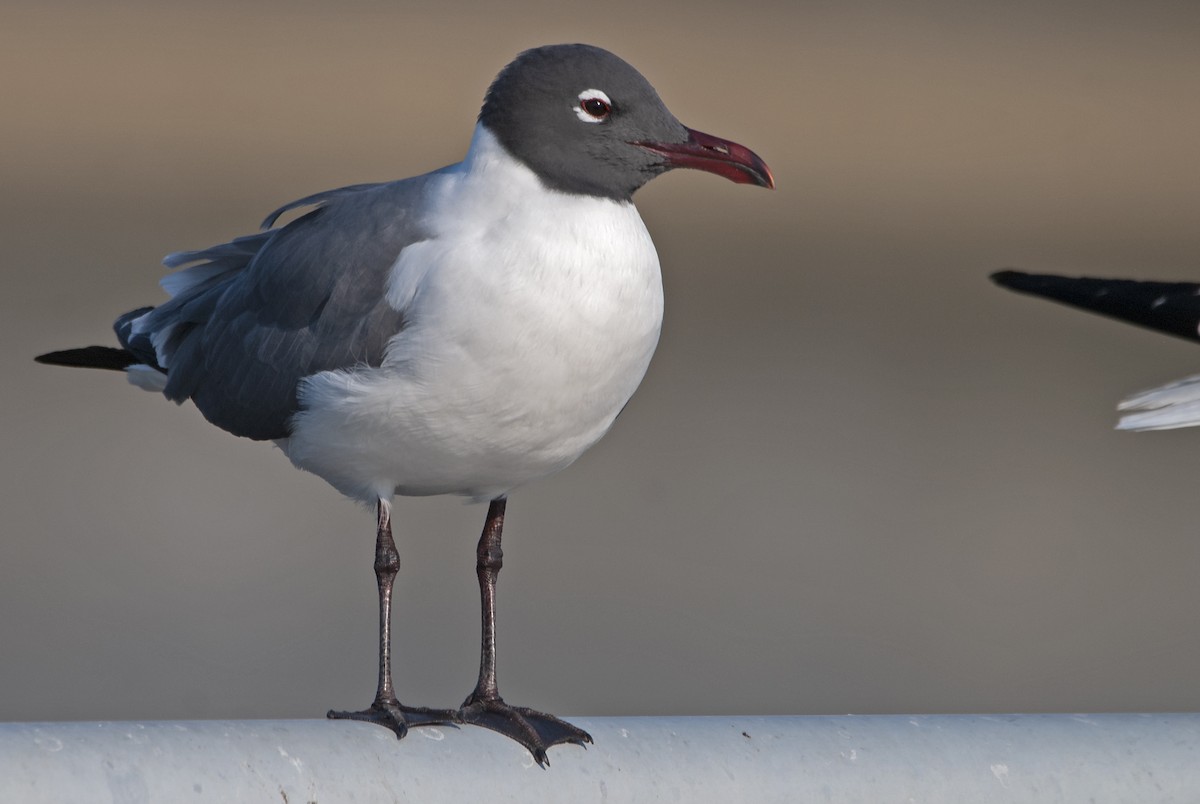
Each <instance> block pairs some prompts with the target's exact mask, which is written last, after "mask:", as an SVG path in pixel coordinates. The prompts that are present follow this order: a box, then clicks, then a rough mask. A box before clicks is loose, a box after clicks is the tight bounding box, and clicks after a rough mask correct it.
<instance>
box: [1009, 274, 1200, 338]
mask: <svg viewBox="0 0 1200 804" xmlns="http://www.w3.org/2000/svg"><path fill="white" fill-rule="evenodd" d="M991 280H992V281H993V282H995V283H996V284H997V285H1000V286H1001V287H1005V288H1008V289H1009V290H1013V291H1016V292H1018V293H1028V294H1030V295H1033V296H1040V297H1042V298H1044V299H1050V300H1052V301H1056V302H1059V303H1060V304H1065V305H1068V306H1070V307H1076V308H1078V309H1081V310H1087V311H1088V312H1092V313H1097V314H1099V315H1104V316H1108V317H1110V318H1115V319H1117V320H1119V321H1125V322H1127V323H1130V324H1136V325H1137V326H1141V327H1145V328H1147V329H1152V330H1155V331H1157V332H1163V333H1166V334H1168V335H1174V336H1176V337H1178V338H1183V339H1185V340H1189V341H1193V342H1195V341H1200V283H1196V282H1154V281H1146V280H1138V279H1101V278H1097V277H1088V276H1058V275H1056V274H1031V273H1026V272H1025V271H1016V270H1013V269H1006V270H1003V271H996V272H994V273H992V274H991Z"/></svg>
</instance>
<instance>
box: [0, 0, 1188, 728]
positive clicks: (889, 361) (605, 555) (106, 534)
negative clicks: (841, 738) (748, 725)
mask: <svg viewBox="0 0 1200 804" xmlns="http://www.w3.org/2000/svg"><path fill="white" fill-rule="evenodd" d="M497 8H498V6H497V5H495V4H484V3H478V4H469V3H468V4H453V3H445V2H437V3H433V2H429V3H405V4H400V3H384V2H350V3H340V4H336V5H331V4H327V3H299V4H298V3H284V2H270V3H260V4H245V3H232V2H215V3H206V4H203V5H199V4H185V3H155V4H151V3H144V4H137V3H131V4H116V3H104V2H100V3H82V2H80V3H75V4H70V3H41V2H39V3H34V2H11V0H10V2H7V3H5V5H4V6H3V7H2V8H0V100H2V109H0V143H2V145H3V150H2V153H3V155H2V156H0V186H2V187H3V192H2V193H0V265H2V266H3V270H4V272H5V273H4V277H5V280H6V285H5V292H4V293H3V296H2V298H0V304H2V305H3V312H2V315H0V327H2V339H3V342H4V344H5V348H4V350H3V351H4V356H3V376H4V377H5V380H4V383H3V386H2V388H0V399H2V402H0V405H2V409H3V412H4V415H3V425H2V427H3V436H2V438H3V442H2V444H3V453H2V457H0V472H2V477H0V505H2V506H3V510H4V513H5V516H4V528H3V535H2V537H0V691H2V694H0V718H6V719H26V720H36V719H93V718H207V717H231V718H235V717H236V718H258V717H314V716H315V717H319V716H322V715H323V714H324V712H325V710H326V709H327V708H328V707H331V706H336V707H343V708H348V707H356V706H363V705H365V704H366V703H367V702H368V701H369V699H370V696H371V694H372V692H373V690H374V683H375V640H374V628H375V608H374V607H375V603H374V595H375V589H374V581H373V577H372V573H371V562H372V559H373V552H372V539H373V520H372V517H371V515H370V514H369V513H368V512H366V511H364V510H361V509H359V508H357V507H356V506H354V505H353V504H351V503H349V502H346V501H345V500H343V499H341V498H340V497H339V496H338V495H337V494H336V493H335V492H334V491H332V490H331V489H330V488H328V487H327V486H325V485H324V484H323V483H322V482H321V481H320V480H318V479H316V478H315V477H312V476H309V475H305V474H302V473H299V472H297V471H295V470H294V469H292V468H291V467H290V465H289V464H288V463H287V461H286V460H285V459H284V458H283V457H282V456H281V455H279V454H276V450H275V449H274V448H273V447H271V446H269V445H263V444H256V443H252V442H249V441H243V440H239V439H236V438H234V437H232V436H229V435H227V434H225V433H222V432H220V431H219V430H217V429H215V428H213V427H211V426H210V425H208V424H207V423H205V422H204V421H203V420H202V419H201V417H200V416H199V414H198V413H197V412H196V411H195V410H194V409H193V408H192V407H191V406H186V407H183V408H177V407H176V406H174V405H171V404H168V403H166V402H165V401H163V400H162V399H161V398H159V397H156V396H154V395H151V394H146V393H143V392H141V391H138V390H136V389H133V388H131V387H129V386H128V385H127V384H126V383H125V381H124V379H123V378H121V377H120V376H117V375H110V374H104V373H100V372H82V371H75V372H72V371H67V370H65V369H55V368H50V367H45V366H40V365H36V364H34V362H33V361H32V357H33V355H35V354H38V353H40V352H43V351H47V350H50V349H57V348H64V347H69V346H78V345H86V344H90V343H109V342H111V334H110V331H109V327H110V324H111V322H112V320H113V318H114V317H115V316H116V315H117V314H118V313H121V312H123V311H125V310H128V309H130V308H132V307H135V306H139V305H144V304H154V303H156V302H158V301H159V300H161V299H162V298H163V297H162V294H161V292H160V291H159V289H158V288H157V286H156V284H155V283H156V282H157V280H158V279H159V278H160V276H161V269H160V267H159V266H158V260H159V259H160V258H161V256H162V255H163V254H165V253H166V252H169V251H172V250H177V249H186V248H196V247H203V246H208V245H211V244H213V243H216V242H220V241H223V240H225V239H228V238H230V237H233V236H235V235H239V234H245V233H248V232H250V231H252V230H253V229H254V227H255V226H256V225H257V222H258V221H259V220H260V219H261V218H262V217H263V215H265V214H266V213H267V212H268V211H270V210H271V209H273V208H274V207H275V206H277V205H278V204H280V203H283V202H285V201H288V200H291V199H293V198H297V197H300V196H303V195H306V194H308V193H311V192H314V191H317V190H321V189H326V188H330V187H335V186H339V185H343V184H350V183H355V182H364V181H377V180H384V179H390V178H400V177H404V176H408V175H412V174H414V173H418V172H423V171H426V170H429V169H433V168H436V167H440V166H442V165H444V164H447V163H450V162H454V161H457V160H458V159H459V158H460V157H461V156H462V154H463V153H464V151H465V149H466V145H467V141H468V138H469V136H470V132H471V127H472V125H473V122H474V117H475V114H476V113H477V111H478V105H479V102H480V100H481V98H482V95H483V92H484V90H485V89H486V87H487V85H488V83H489V82H490V81H491V79H492V77H493V76H494V74H495V73H496V71H497V70H498V69H499V68H500V67H501V66H502V65H504V64H505V63H506V62H507V61H508V60H509V59H510V58H511V57H512V56H513V55H515V54H516V53H517V52H518V51H520V50H522V49H524V48H527V47H530V46H534V45H538V44H544V43H549V42H561V41H587V42H591V43H594V44H598V45H601V46H604V47H608V48H609V49H611V50H614V51H615V52H617V53H618V54H620V55H621V56H623V57H624V58H626V59H628V60H629V61H630V62H631V63H633V64H634V65H635V66H637V67H638V68H639V69H640V70H641V71H642V72H643V73H644V74H645V75H646V76H647V77H648V78H649V79H650V80H651V82H652V83H654V84H655V86H656V87H657V88H658V90H659V92H660V93H661V95H662V96H663V98H664V99H665V100H666V102H667V103H668V105H669V106H670V107H671V108H672V110H673V111H674V112H675V113H676V114H677V115H678V116H679V118H680V119H681V120H683V121H684V122H685V123H688V124H689V125H692V126H694V127H697V128H700V129H702V130H705V131H710V132H712V133H714V134H718V135H721V136H725V137H729V138H732V139H735V140H737V141H739V142H743V143H745V144H746V145H748V146H750V147H752V148H754V149H755V150H756V151H758V153H760V154H761V155H762V156H763V157H764V158H765V159H766V160H767V162H768V163H769V164H770V165H771V166H772V168H773V169H774V171H775V174H776V177H777V179H778V183H779V189H778V191H777V192H775V193H768V192H763V191H759V190H755V189H751V188H746V187H737V186H734V185H732V184H729V183H727V182H723V181H721V180H719V179H717V178H716V177H713V176H709V175H702V174H694V173H693V174H685V173H674V174H671V175H668V176H667V177H665V178H663V179H660V180H658V181H656V182H655V183H654V184H653V185H652V186H650V187H648V188H647V189H645V190H644V191H642V192H641V193H640V194H639V197H638V202H639V207H640V208H641V210H642V214H643V216H644V217H645V218H646V220H647V223H648V225H649V227H650V229H651V231H652V233H653V234H654V236H655V240H656V242H657V245H658V248H659V252H660V254H661V256H662V261H663V267H664V273H665V282H666V291H667V305H668V311H667V322H666V329H665V332H664V336H663V340H662V345H661V347H660V350H659V353H658V356H657V358H656V361H655V363H654V365H653V366H652V368H651V371H650V374H649V376H648V377H647V379H646V382H645V384H644V385H643V387H642V389H641V391H640V392H639V394H638V396H636V397H635V399H634V401H633V403H632V404H631V405H630V407H629V408H628V410H627V411H626V412H625V414H624V415H623V416H622V417H621V420H620V421H619V422H618V424H617V426H616V427H615V429H614V430H613V432H612V433H611V434H610V436H609V437H608V438H607V439H606V440H605V441H603V442H602V443H601V444H600V445H599V446H598V447H597V448H595V449H594V450H593V451H592V452H591V453H589V454H588V455H586V456H585V457H584V458H583V459H582V460H581V461H579V463H578V464H576V465H575V466H573V467H572V468H570V469H569V470H567V471H565V472H563V473H561V474H560V475H558V476H556V477H553V478H551V479H549V480H546V481H543V482H541V483H538V484H535V485H533V486H530V487H528V488H526V489H522V490H519V491H518V492H517V493H515V494H514V495H513V496H512V499H511V504H510V506H509V519H508V529H507V532H506V538H505V548H506V558H507V563H506V565H505V569H504V572H503V574H502V575H501V578H500V619H501V623H500V681H501V685H502V689H503V691H504V694H505V696H506V698H508V699H509V700H510V701H513V702H516V703H527V704H534V705H538V706H541V707H546V708H549V709H550V710H552V711H556V712H560V713H563V714H573V713H574V714H658V713H681V714H686V713H694V714H704V713H714V714H720V713H781V714H791V713H797V714H798V713H841V712H955V711H1064V710H1066V711H1080V710H1092V711H1103V710H1196V709H1200V682H1198V679H1200V636H1198V634H1200V579H1198V575H1200V494H1197V485H1196V477H1197V475H1198V474H1200V430H1190V431H1179V432H1174V433H1165V434H1144V435H1136V434H1125V433H1116V432H1114V431H1113V430H1112V425H1113V423H1114V421H1115V415H1114V411H1113V406H1114V405H1115V403H1116V402H1117V400H1118V399H1119V398H1120V397H1121V396H1122V395H1123V394H1125V393H1128V392H1131V391H1134V390H1138V389H1140V388H1142V387H1145V386H1148V385H1153V384H1157V383H1160V382H1164V381H1166V380H1170V379H1173V378H1175V377H1178V376H1182V375H1186V374H1189V373H1193V372H1196V371H1200V349H1197V348H1195V347H1194V346H1189V345H1188V344H1186V343H1183V342H1182V341H1178V342H1177V341H1174V340H1172V339H1170V338H1167V337H1164V336H1158V335H1154V334H1150V333H1145V332H1142V331H1140V330H1136V329H1134V328H1131V327H1127V326H1123V325H1119V324H1116V323H1111V322H1107V321H1104V320H1102V319H1099V318H1093V317H1090V316H1086V315H1084V314H1082V313H1077V312H1073V311H1069V310H1067V309H1065V308H1060V307H1056V306H1053V305H1050V304H1049V303H1040V302H1036V301H1033V300H1030V299H1027V298H1024V297H1018V296H1014V295H1011V294H1009V293H1006V292H1004V291H1001V290H999V289H997V288H994V287H993V286H992V285H991V284H990V283H989V282H988V281H987V278H986V277H987V274H988V273H989V272H990V271H992V270H994V269H996V268H1000V267H1005V266H1019V267H1024V268H1026V269H1033V270H1045V271H1056V272H1065V273H1089V274H1095V275H1111V276H1130V277H1143V278H1162V279H1189V278H1190V279H1200V150H1198V143H1200V103H1198V98H1200V48H1198V47H1197V46H1196V42H1197V34H1198V33H1200V5H1197V4H1195V3H1190V2H1180V3H1165V2H1148V3H1136V4H1134V3H1106V2H1094V3H1073V4H1054V5H1053V7H1051V5H1050V4H1044V3H1032V2H1017V3H1004V4H997V3H940V4H926V3H916V4H890V3H878V4H863V3H833V2H812V3H806V2H789V3H783V2H779V3H768V2H743V3H738V4H734V5H730V4H728V3H719V2H708V0H692V2H688V3H680V2H673V3H660V4H649V3H644V2H642V1H641V0H638V1H637V2H624V1H623V0H622V1H618V2H609V3H604V4H595V3H587V4H572V3H563V2H554V3H550V2H517V3H508V4H504V8H503V10H496V9H497ZM483 513H484V509H483V508H482V507H481V506H467V505H464V504H462V503H461V502H459V501H457V500H453V499H446V500H415V501H409V500H400V501H398V503H397V507H396V521H397V537H398V540H399V542H400V545H401V552H402V556H403V568H402V570H401V575H400V581H399V585H398V592H397V612H396V619H397V622H396V637H397V641H398V654H399V655H398V660H397V681H398V687H399V692H400V695H401V698H402V699H404V700H406V701H408V702H410V703H421V704H430V705H451V704H457V703H458V702H459V701H460V700H461V699H462V698H463V697H464V696H465V695H466V693H467V692H468V690H469V689H470V687H471V685H472V684H473V682H474V676H475V673H476V669H477V666H478V665H477V661H478V660H477V652H476V651H477V647H476V643H477V629H478V620H477V616H478V615H477V588H476V581H475V576H474V571H473V567H474V545H475V541H476V539H477V538H478V532H479V527H480V525H481V523H482V518H483Z"/></svg>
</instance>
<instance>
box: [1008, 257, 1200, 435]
mask: <svg viewBox="0 0 1200 804" xmlns="http://www.w3.org/2000/svg"><path fill="white" fill-rule="evenodd" d="M992 280H993V281H994V282H995V283H996V284H997V285H1000V286H1001V287H1006V288H1009V289H1010V290H1015V291H1018V292H1020V293H1029V294H1031V295H1033V296H1042V297H1043V298H1047V299H1051V300H1053V301H1056V302H1060V303H1062V304H1066V305H1070V306H1071V307H1078V308H1080V309H1081V310H1087V311H1089V312H1092V313H1099V314H1100V315H1106V316H1109V317H1111V318H1116V319H1119V320H1121V321H1128V322H1129V323H1131V324H1137V325H1138V326H1142V327H1146V328H1148V329H1153V330H1156V331H1158V332H1165V333H1167V334H1168V335H1174V336H1176V337H1179V338H1185V339H1187V340H1189V341H1200V284H1198V283H1195V282H1142V281H1137V280H1133V279H1093V278H1090V277H1070V276H1054V275H1053V274H1027V273H1024V272H1022V271H998V272H997V273H994V274H992ZM1117 409H1118V410H1120V411H1121V412H1122V414H1123V415H1122V416H1121V420H1120V421H1119V422H1118V423H1117V429H1118V430H1171V429H1175V428H1177V427H1195V426H1197V425H1200V375H1198V376H1195V377H1188V378H1187V379H1183V380H1179V381H1177V382H1173V383H1170V384H1169V385H1164V386H1162V387H1161V388H1152V389H1150V390H1149V391H1142V392H1141V393H1138V394H1134V395H1133V396H1131V397H1129V398H1127V399H1124V400H1122V402H1121V404H1120V405H1118V406H1117Z"/></svg>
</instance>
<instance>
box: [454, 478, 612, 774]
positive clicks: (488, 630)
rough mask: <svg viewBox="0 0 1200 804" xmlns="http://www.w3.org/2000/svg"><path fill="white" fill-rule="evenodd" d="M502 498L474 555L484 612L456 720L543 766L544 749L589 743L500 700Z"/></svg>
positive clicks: (549, 718)
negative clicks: (512, 743) (472, 676)
mask: <svg viewBox="0 0 1200 804" xmlns="http://www.w3.org/2000/svg"><path fill="white" fill-rule="evenodd" d="M504 502H505V501H504V498H503V497H501V498H499V499H495V500H492V503H491V505H490V506H488V513H487V519H486V520H485V521H484V523H483V535H481V536H480V537H479V548H478V549H477V550H476V553H475V555H476V562H475V574H476V575H478V576H479V596H480V598H481V601H482V611H483V639H482V643H481V647H480V658H479V682H478V683H477V684H476V685H475V690H474V692H472V693H471V694H470V695H468V696H467V700H465V701H463V705H462V708H461V709H459V710H458V719H459V721H460V722H463V723H474V724H475V725H477V726H485V727H487V728H489V729H492V730H493V731H498V732H500V733H501V734H504V735H506V736H508V737H511V738H513V739H514V740H516V741H517V742H519V743H520V744H521V745H523V746H525V747H526V748H528V749H529V753H531V754H533V758H534V759H535V760H536V761H537V763H538V764H539V765H546V764H548V761H547V759H546V749H547V748H550V747H551V746H554V745H558V744H559V743H574V744H576V745H583V744H584V743H590V742H591V741H592V738H591V735H589V734H588V733H587V732H586V731H584V730H583V729H579V728H576V727H575V726H572V725H571V724H570V723H567V722H566V721H564V720H560V719H558V718H556V717H555V716H554V715H548V714H546V713H544V712H538V711H535V710H533V709H528V708H526V707H523V706H510V705H509V704H506V703H505V702H504V699H503V698H501V697H500V691H499V689H498V688H497V686H496V576H497V575H499V574H500V568H501V567H502V566H504V552H503V551H502V550H501V549H500V536H501V532H502V531H503V530H504Z"/></svg>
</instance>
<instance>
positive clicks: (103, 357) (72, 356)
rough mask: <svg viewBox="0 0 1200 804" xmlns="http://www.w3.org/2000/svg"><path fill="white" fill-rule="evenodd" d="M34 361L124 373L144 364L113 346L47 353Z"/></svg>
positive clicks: (49, 364) (51, 364) (50, 364)
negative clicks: (132, 367) (133, 366)
mask: <svg viewBox="0 0 1200 804" xmlns="http://www.w3.org/2000/svg"><path fill="white" fill-rule="evenodd" d="M33 359H34V360H36V361H37V362H38V363H45V364H46V365H48V366H71V367H72V368H97V369H110V370H113V371H124V370H125V369H127V368H129V367H130V366H132V365H134V364H135V363H140V362H142V361H140V360H138V359H137V358H136V357H134V356H133V355H132V354H131V353H129V352H127V351H125V350H124V349H117V348H116V347H113V346H84V347H83V348H81V349H63V350H61V351H58V352H47V353H46V354H44V355H38V356H37V357H35V358H33Z"/></svg>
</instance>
